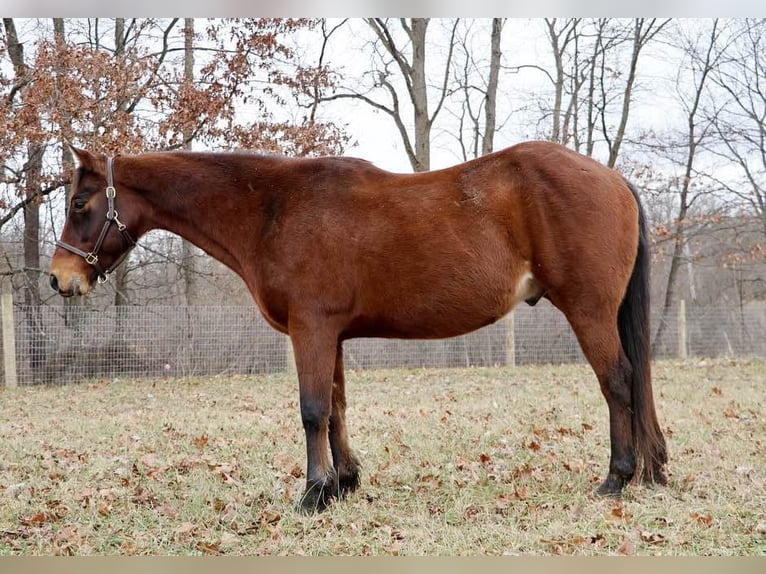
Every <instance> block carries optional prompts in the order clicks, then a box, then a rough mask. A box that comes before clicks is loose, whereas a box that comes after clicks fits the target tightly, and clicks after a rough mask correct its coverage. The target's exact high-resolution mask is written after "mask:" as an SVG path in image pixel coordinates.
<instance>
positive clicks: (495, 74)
mask: <svg viewBox="0 0 766 574" xmlns="http://www.w3.org/2000/svg"><path fill="white" fill-rule="evenodd" d="M503 24H504V22H503V19H502V18H492V36H491V39H490V59H489V80H488V81H487V95H486V99H485V104H484V137H483V138H482V141H481V153H482V155H486V154H488V153H490V152H491V151H492V150H493V149H494V141H495V125H496V122H497V86H498V83H499V78H500V58H501V57H502V55H503V53H502V51H501V50H500V39H501V36H502V34H503Z"/></svg>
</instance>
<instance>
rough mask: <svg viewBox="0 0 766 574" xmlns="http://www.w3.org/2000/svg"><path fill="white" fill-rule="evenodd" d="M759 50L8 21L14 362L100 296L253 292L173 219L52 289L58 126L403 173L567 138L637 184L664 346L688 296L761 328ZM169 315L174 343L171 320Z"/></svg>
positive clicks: (753, 26) (567, 24)
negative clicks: (351, 160)
mask: <svg viewBox="0 0 766 574" xmlns="http://www.w3.org/2000/svg"><path fill="white" fill-rule="evenodd" d="M764 54H766V20H763V19H694V20H686V19H610V18H600V19H511V20H508V19H432V20H429V19H390V20H385V19H349V20H323V19H311V20H308V19H258V20H254V19H212V20H204V19H183V18H176V19H129V18H118V19H105V18H93V19H13V18H4V19H3V21H2V27H1V28H0V162H1V164H2V170H1V171H0V241H1V243H0V274H1V275H0V280H1V281H2V282H3V285H4V289H6V290H10V291H12V292H13V295H14V301H15V304H16V305H17V306H18V308H17V310H18V312H17V314H16V317H17V322H21V323H22V324H23V325H22V326H23V329H24V331H23V332H24V333H25V334H24V335H23V336H22V338H23V339H24V341H27V340H28V341H29V343H24V345H26V346H25V347H24V349H25V351H24V360H25V361H27V362H28V364H29V368H30V369H32V370H33V371H35V370H38V371H42V370H45V369H46V368H50V365H51V364H52V363H51V360H52V358H53V355H56V354H58V355H61V349H60V347H56V348H52V347H51V344H49V342H50V341H51V340H52V339H51V337H54V336H55V340H57V341H59V342H60V341H63V340H67V339H69V340H76V339H74V338H73V337H74V335H73V333H76V332H77V331H78V329H80V330H81V329H82V328H83V322H82V321H83V319H82V318H83V317H87V316H89V315H88V313H91V314H92V313H99V312H101V311H103V310H106V309H110V311H109V312H110V313H112V314H113V316H114V324H121V323H120V322H121V321H123V318H124V317H127V316H128V314H129V313H130V312H135V311H129V309H131V308H136V307H141V308H144V307H147V306H177V307H179V308H181V307H182V308H183V309H189V308H194V307H200V306H222V305H223V306H251V305H252V302H251V300H250V296H249V294H248V293H247V291H246V289H245V288H244V285H243V284H242V283H241V281H240V280H239V279H238V278H237V277H236V276H234V275H233V273H231V272H230V271H229V270H227V269H226V268H224V267H223V266H221V265H219V264H218V263H216V262H215V261H213V260H211V259H210V258H208V257H206V256H204V255H203V254H201V253H200V252H199V251H198V250H197V249H196V248H194V247H193V246H190V245H189V244H187V243H186V242H184V241H182V240H181V239H180V238H178V237H175V236H172V235H169V234H167V233H163V232H152V233H150V234H149V235H147V236H146V237H145V238H143V239H142V240H141V242H140V245H141V246H142V248H141V249H137V250H135V251H134V252H133V253H132V254H131V256H130V259H129V260H128V261H127V263H126V264H125V265H123V266H122V267H120V268H119V269H118V270H117V272H115V274H114V277H113V280H112V281H111V282H110V283H109V284H108V285H107V286H103V287H102V288H101V289H99V290H98V291H97V293H95V294H94V295H93V296H90V297H88V298H86V299H78V300H72V301H62V300H61V299H60V298H59V297H58V296H56V295H55V294H54V293H53V291H51V290H50V289H49V288H48V286H47V272H46V270H47V267H48V261H49V259H50V256H51V255H52V253H53V250H54V241H55V237H56V236H57V235H58V233H59V232H60V230H61V227H62V225H63V220H64V216H65V203H66V202H65V201H64V198H65V196H66V191H67V185H68V183H69V180H70V178H71V174H72V165H71V160H70V157H69V154H68V152H67V151H66V149H65V145H64V143H65V142H67V141H68V142H71V143H73V144H75V145H78V146H81V147H85V148H88V149H91V150H93V151H95V152H100V153H135V152H141V151H144V150H158V149H159V150H171V149H179V148H186V149H215V150H225V149H233V148H249V149H256V150H261V151H265V152H275V153H285V154H289V155H301V156H307V155H327V154H346V155H358V156H360V157H364V158H365V159H369V160H371V161H373V162H374V163H376V164H378V165H379V166H381V167H384V168H389V169H396V170H413V171H423V170H428V169H436V168H439V167H446V166H448V165H451V164H454V163H457V162H460V161H464V160H467V159H470V158H473V157H476V156H479V155H482V154H485V153H488V152H490V151H492V150H494V149H499V148H501V147H505V146H507V145H512V144H513V143H517V142H520V141H524V140H528V139H546V140H552V141H556V142H560V143H562V144H565V145H567V146H569V147H571V148H574V149H576V150H578V151H580V152H581V153H584V154H587V155H590V156H593V157H595V158H596V159H598V160H599V161H601V162H603V163H605V164H607V165H609V166H610V167H613V168H615V169H617V170H618V171H620V172H621V173H623V174H624V175H625V176H626V177H627V178H629V179H631V180H632V181H633V182H635V183H636V184H637V186H638V187H639V188H640V190H641V197H642V200H643V202H644V205H645V207H646V209H647V212H648V216H649V220H650V222H651V227H652V241H653V257H654V261H653V287H652V296H653V306H654V310H653V311H654V331H655V332H654V346H655V351H656V352H658V353H659V352H663V351H662V350H663V349H664V350H665V351H664V352H667V350H668V349H671V348H673V346H674V345H676V344H677V343H676V334H675V332H674V330H673V329H674V327H673V325H674V324H675V323H674V322H675V321H676V317H677V309H678V304H679V301H680V300H682V299H683V300H685V301H686V302H687V304H688V305H689V308H690V309H691V308H694V309H696V310H697V311H695V313H701V314H703V315H704V314H705V310H706V309H708V310H711V309H714V308H725V309H727V311H726V315H727V316H734V317H735V323H736V321H739V322H740V325H749V326H748V327H747V329H752V328H753V325H760V323H761V319H760V317H762V316H763V313H764V311H763V309H764V298H766V283H765V282H764V278H765V277H766V275H764V259H765V258H766V250H765V249H764V245H766V59H765V58H764ZM48 307H51V308H52V309H51V311H46V308H48ZM112 308H114V309H112ZM50 313H53V315H55V316H56V317H59V318H60V319H57V321H59V322H60V323H61V324H62V325H63V327H62V329H63V331H61V332H59V331H55V335H54V334H52V333H54V332H53V331H52V327H51V323H50V321H47V320H46V319H45V318H46V317H48V316H50ZM710 313H712V311H709V312H707V316H710ZM109 316H112V315H109ZM540 319H541V320H542V316H541V317H540ZM46 321H47V322H46ZM752 321H755V323H753V322H752ZM157 328H158V329H159V335H158V336H159V337H160V339H162V338H163V337H164V338H167V337H169V336H170V333H172V332H173V330H174V329H177V325H174V324H173V322H172V321H165V322H162V321H161V322H159V323H158V324H157ZM163 329H165V331H166V332H163ZM705 329H706V330H705V331H704V333H707V335H708V336H710V337H711V338H716V337H718V338H720V337H719V335H720V333H717V331H720V330H726V329H724V327H723V322H722V320H721V321H713V322H712V323H710V324H709V325H708V326H707V327H706V328H705ZM727 329H728V328H727ZM730 330H731V329H729V331H730ZM727 332H728V331H727ZM762 334H763V332H762V331H761V332H760V335H758V337H761V338H762ZM504 336H505V335H503V334H502V333H501V334H500V335H498V337H501V338H502V337H504ZM263 337H267V336H266V335H263ZM46 341H48V342H46ZM449 344H450V343H445V345H449ZM453 344H455V345H456V344H457V343H453ZM729 348H730V349H733V346H732V345H731V344H730V345H729ZM57 349H58V350H57ZM720 349H722V350H718V351H715V352H716V353H726V352H727V350H726V349H727V347H726V346H725V345H724V346H722V347H720ZM746 352H757V349H755V351H753V350H751V351H746ZM279 360H282V359H279ZM547 360H551V357H548V359H547ZM554 360H555V357H554ZM46 365H47V366H46Z"/></svg>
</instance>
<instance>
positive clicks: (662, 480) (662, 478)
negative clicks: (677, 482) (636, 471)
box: [641, 468, 668, 486]
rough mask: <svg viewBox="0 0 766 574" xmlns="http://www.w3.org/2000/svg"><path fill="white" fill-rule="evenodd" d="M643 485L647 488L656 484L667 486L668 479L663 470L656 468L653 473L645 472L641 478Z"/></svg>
mask: <svg viewBox="0 0 766 574" xmlns="http://www.w3.org/2000/svg"><path fill="white" fill-rule="evenodd" d="M641 484H645V485H647V486H651V485H655V484H656V485H659V486H667V485H668V477H667V475H666V474H665V471H664V470H662V469H661V468H655V469H654V470H653V471H651V472H646V471H645V472H644V474H643V476H642V477H641Z"/></svg>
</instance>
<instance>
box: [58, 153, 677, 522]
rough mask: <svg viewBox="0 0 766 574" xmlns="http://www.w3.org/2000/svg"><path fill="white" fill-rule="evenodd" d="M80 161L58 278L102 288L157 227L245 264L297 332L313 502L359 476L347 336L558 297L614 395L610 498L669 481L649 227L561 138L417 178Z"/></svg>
mask: <svg viewBox="0 0 766 574" xmlns="http://www.w3.org/2000/svg"><path fill="white" fill-rule="evenodd" d="M73 152H74V155H75V158H76V163H77V167H76V170H75V175H74V181H73V185H72V192H71V195H70V197H69V198H68V201H69V212H68V216H67V220H66V223H65V225H64V229H63V231H62V234H61V238H60V240H59V241H58V242H57V245H58V247H57V249H56V251H55V253H54V255H53V259H52V262H51V269H50V282H51V286H52V287H53V288H54V289H55V290H56V291H58V292H59V293H60V294H62V295H64V296H71V295H84V294H87V293H88V292H90V291H91V289H93V287H94V285H95V284H96V283H98V282H99V281H104V280H106V279H107V277H108V276H109V273H110V272H111V271H112V270H113V269H114V268H115V267H116V266H117V265H118V264H119V262H120V261H121V259H122V258H124V257H125V255H126V254H127V253H128V252H129V251H130V249H131V248H132V247H133V246H134V244H135V242H136V241H138V240H139V238H140V237H142V236H143V235H144V234H145V233H146V232H148V231H150V230H152V229H165V230H167V231H170V232H172V233H175V234H177V235H179V236H181V237H183V238H184V239H186V240H188V241H190V242H191V243H193V244H195V245H197V246H198V247H199V248H201V249H203V250H204V251H205V252H207V253H208V254H209V255H211V256H212V257H214V258H216V259H218V260H219V261H221V262H222V263H224V264H226V265H227V266H228V267H230V268H231V269H232V270H233V271H234V272H236V273H237V274H238V275H239V276H240V277H241V278H242V279H243V281H244V282H245V284H246V285H247V287H248V289H249V290H250V292H251V294H252V296H253V298H254V299H255V302H256V303H257V305H258V307H259V308H260V310H261V312H262V313H263V316H264V317H265V318H266V320H267V321H268V322H269V324H271V325H272V326H273V327H274V328H275V329H277V330H279V331H281V332H283V333H286V334H288V335H289V337H290V339H291V341H292V345H293V350H294V354H295V363H296V367H297V373H298V381H299V390H300V412H301V418H302V422H303V427H304V430H305V435H306V449H307V469H306V476H307V479H306V491H305V493H304V495H303V497H302V501H301V504H302V506H303V507H304V508H305V509H307V510H314V509H317V510H318V509H322V508H324V507H325V506H326V505H327V504H328V503H329V502H330V501H331V500H333V499H335V498H339V497H341V496H343V495H344V494H346V493H348V492H350V491H353V490H354V489H356V488H357V487H358V485H359V468H360V465H359V461H358V459H357V457H356V455H355V454H354V453H353V451H352V450H351V448H350V446H349V441H348V434H347V430H346V391H345V388H346V385H345V376H344V369H343V341H345V340H347V339H351V338H355V337H396V338H427V339H433V338H443V337H453V336H457V335H461V334H464V333H468V332H470V331H473V330H475V329H478V328H480V327H483V326H485V325H488V324H490V323H492V322H494V321H497V320H498V319H500V318H501V317H503V316H504V315H505V314H507V313H508V312H509V311H510V310H511V309H512V308H513V307H514V306H515V305H516V304H518V303H520V302H522V301H526V302H527V303H529V304H534V303H535V302H537V300H538V299H540V298H541V297H545V298H547V299H549V300H550V301H551V303H552V304H553V305H555V306H556V307H557V308H558V309H559V310H561V312H562V313H564V315H565V316H566V318H567V320H568V321H569V323H570V325H571V326H572V329H573V330H574V333H575V334H576V336H577V339H578V341H579V343H580V346H581V347H582V350H583V353H584V355H585V357H586V358H587V360H588V361H589V363H590V365H591V366H592V368H593V370H594V372H595V374H596V377H597V379H598V381H599V384H600V387H601V391H602V393H603V395H604V397H605V399H606V402H607V405H608V409H609V428H610V442H611V457H610V461H609V470H608V473H607V476H606V478H605V480H604V482H603V483H602V484H601V485H600V487H599V488H598V491H597V492H598V493H599V494H602V495H619V494H620V492H621V491H622V489H623V487H624V486H625V485H626V484H627V483H628V482H629V481H631V479H633V478H634V477H638V478H642V479H644V480H647V481H650V482H656V483H664V482H665V474H664V465H665V463H666V461H667V455H666V448H665V441H664V438H663V435H662V432H661V430H660V426H659V424H658V421H657V415H656V412H655V406H654V399H653V396H652V385H651V365H650V349H649V264H650V261H649V243H648V237H647V224H646V220H645V216H644V213H643V209H642V207H641V204H640V201H639V198H638V195H637V193H636V190H635V189H634V187H633V186H632V185H631V184H630V183H629V182H627V181H626V180H625V179H624V178H623V177H622V176H621V175H619V174H618V173H617V172H615V171H613V170H611V169H608V168H607V167H605V166H603V165H601V164H599V163H598V162H596V161H594V160H593V159H591V158H589V157H585V156H583V155H580V154H578V153H576V152H574V151H572V150H569V149H567V148H566V147H563V146H560V145H557V144H553V143H549V142H527V143H522V144H518V145H516V146H513V147H510V148H508V149H505V150H503V151H499V152H495V153H491V154H488V155H485V156H483V157H480V158H477V159H474V160H471V161H468V162H465V163H463V164H460V165H456V166H454V167H450V168H447V169H442V170H436V171H431V172H426V173H417V174H395V173H390V172H387V171H384V170H381V169H379V168H377V167H375V166H374V165H372V164H371V163H369V162H367V161H363V160H360V159H354V158H344V157H322V158H288V157H281V156H275V155H261V154H256V153H244V152H225V153H208V152H158V153H144V154H139V155H132V156H122V155H121V156H117V157H105V156H100V155H94V154H91V153H89V152H87V151H84V150H79V149H74V150H73Z"/></svg>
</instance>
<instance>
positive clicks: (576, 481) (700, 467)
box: [0, 359, 766, 555]
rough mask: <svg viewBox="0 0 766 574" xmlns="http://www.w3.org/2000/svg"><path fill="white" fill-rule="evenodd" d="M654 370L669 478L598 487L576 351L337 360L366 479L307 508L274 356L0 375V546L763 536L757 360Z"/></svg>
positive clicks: (643, 547)
mask: <svg viewBox="0 0 766 574" xmlns="http://www.w3.org/2000/svg"><path fill="white" fill-rule="evenodd" d="M654 375H655V395H656V398H657V402H658V409H659V415H660V421H661V424H662V427H663V430H665V432H666V437H667V440H668V447H669V451H670V457H671V462H670V465H669V472H670V484H669V485H668V486H667V487H665V488H661V487H657V488H654V487H644V486H638V485H630V486H629V487H628V488H627V489H626V492H625V494H624V496H623V498H622V500H604V499H598V498H595V497H594V496H593V489H594V488H595V487H596V486H597V485H598V482H599V481H600V480H601V479H602V478H603V476H604V474H605V472H606V467H607V462H608V448H609V445H608V429H607V412H606V405H605V403H604V401H603V399H602V398H601V395H600V393H599V390H598V385H597V383H596V381H595V378H594V377H593V375H592V372H591V371H590V370H589V368H588V367H587V366H585V365H575V366H545V367H519V368H515V369H505V368H498V369H470V370H458V369H451V370H391V371H358V372H350V373H349V376H348V401H349V410H348V417H349V428H350V432H351V440H352V446H353V447H354V448H355V449H356V451H357V453H358V454H359V456H360V458H361V460H362V464H363V465H364V466H363V478H362V486H361V488H360V489H359V490H358V491H357V492H356V493H354V494H352V495H350V496H349V497H348V498H347V499H345V500H344V501H342V502H340V503H337V504H335V505H334V506H333V507H331V508H330V509H329V510H328V511H326V512H324V513H322V514H319V515H316V516H306V515H303V514H301V513H299V512H298V511H296V509H295V505H296V502H297V500H298V498H299V496H300V493H301V491H302V488H303V483H304V478H305V477H304V472H305V470H304V457H305V450H304V441H303V431H302V429H301V425H300V416H299V411H298V405H297V382H296V381H295V379H294V378H293V377H291V376H289V375H272V376H253V377H221V378H207V379H167V380H155V381H148V380H114V381H112V380H109V381H106V380H103V381H90V382H85V383H82V384H78V385H69V386H65V387H36V388H29V387H27V388H20V389H13V390H3V391H0V412H1V414H0V554H2V555H8V554H24V555H29V554H33V555H40V554H42V555H53V554H56V555H58V554H65V555H68V554H76V555H82V554H172V555H179V554H180V555H190V554H191V555H195V554H235V555H243V554H245V555H251V554H289V555H299V554H307V555H348V554H352V555H368V554H372V555H392V554H393V555H396V554H398V555H478V554H493V555H550V554H588V555H592V554H597V555H605V554H606V555H609V554H618V555H619V554H626V555H654V554H662V555H763V554H766V416H765V414H764V404H766V363H764V362H763V361H757V360H729V359H721V360H690V361H688V362H684V363H679V362H667V363H666V362H660V363H657V364H655V366H654Z"/></svg>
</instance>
